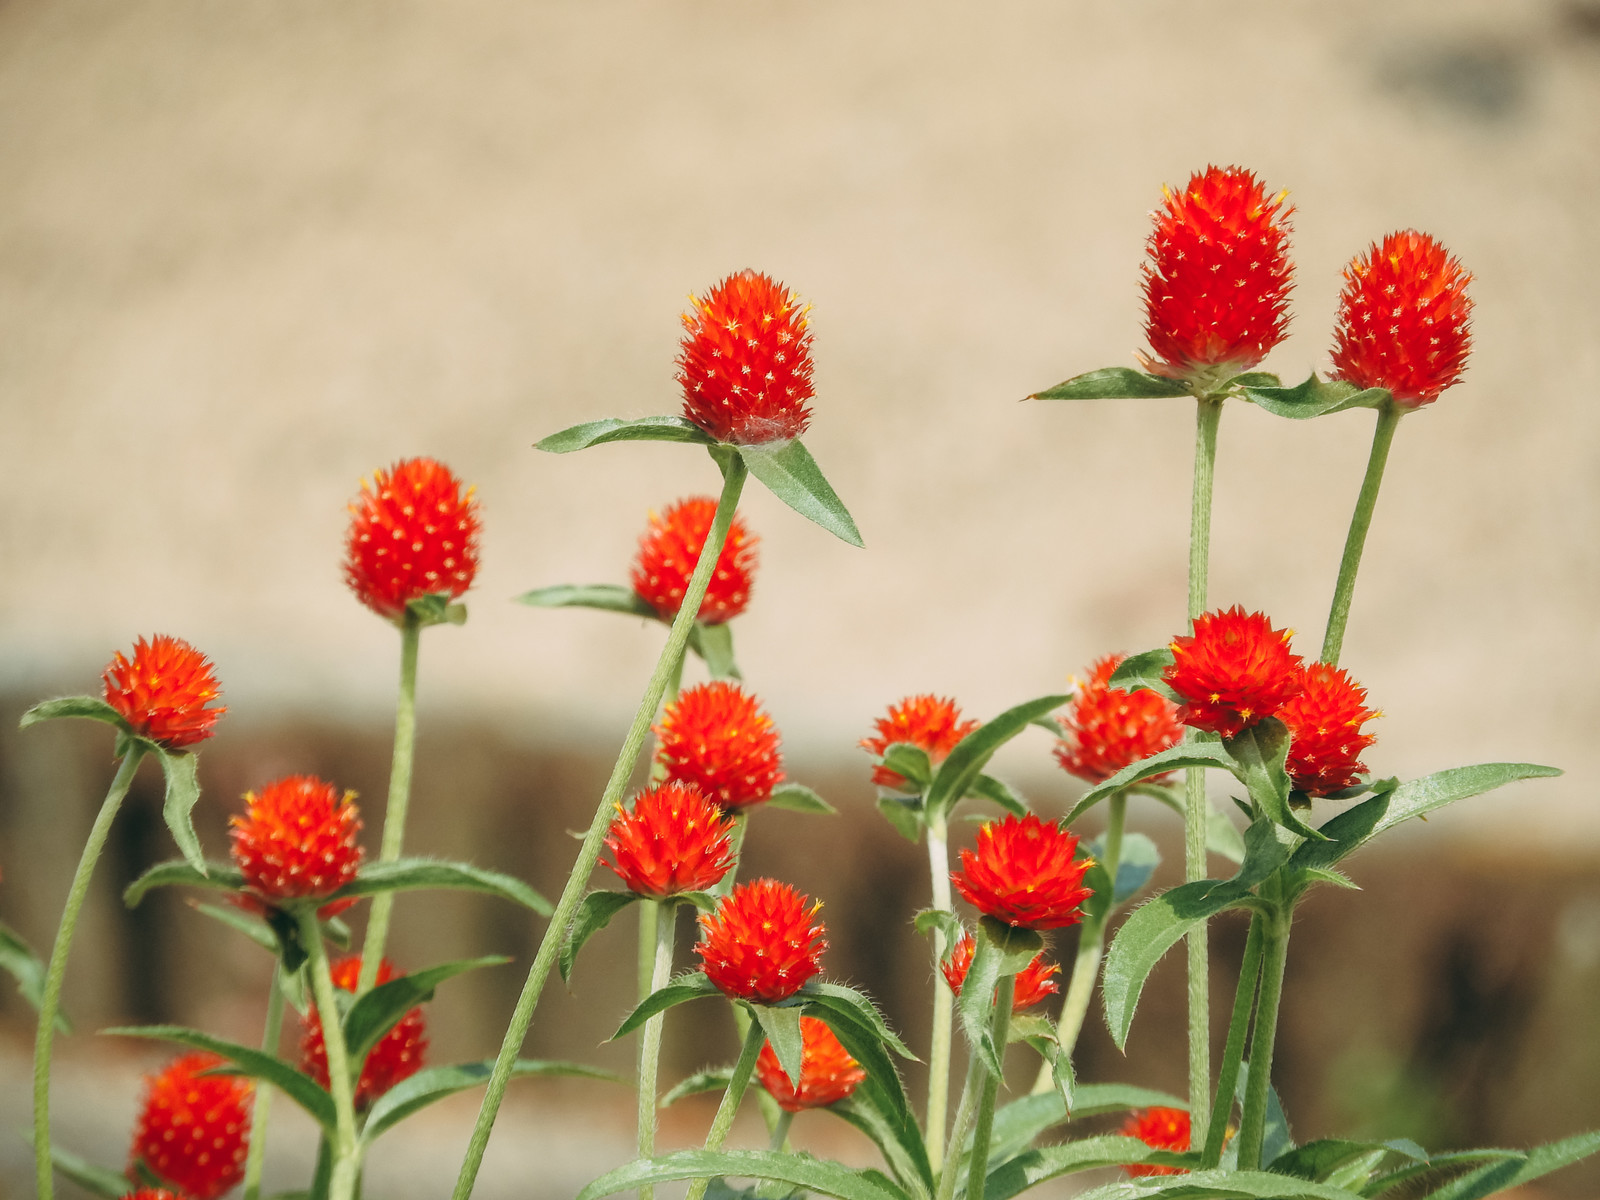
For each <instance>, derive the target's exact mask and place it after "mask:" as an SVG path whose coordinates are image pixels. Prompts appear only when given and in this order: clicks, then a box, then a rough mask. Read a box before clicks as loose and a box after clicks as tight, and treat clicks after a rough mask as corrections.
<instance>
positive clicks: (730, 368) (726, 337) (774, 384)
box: [678, 271, 816, 446]
mask: <svg viewBox="0 0 1600 1200" xmlns="http://www.w3.org/2000/svg"><path fill="white" fill-rule="evenodd" d="M689 299H690V301H691V302H692V303H693V305H694V308H693V310H692V311H690V312H686V313H684V314H683V328H684V329H685V331H686V332H685V334H684V338H683V349H682V350H681V351H680V352H679V354H678V382H679V383H681V384H682V385H683V415H684V416H685V417H687V418H688V419H689V420H690V421H693V422H694V423H695V424H696V425H698V426H700V428H701V429H704V430H705V431H706V432H707V433H709V434H710V435H711V436H712V437H714V438H716V439H717V441H719V442H733V443H735V444H737V445H741V446H748V445H755V444H758V443H760V442H771V441H778V440H783V439H788V438H797V437H799V436H800V435H801V434H802V433H804V432H805V428H806V425H807V424H809V423H810V421H811V410H810V409H809V408H807V407H806V401H807V400H809V399H811V397H812V396H814V395H816V393H815V392H814V391H813V390H812V387H811V331H810V330H809V329H807V328H806V313H807V312H809V311H810V308H809V306H806V307H802V306H801V304H800V302H799V301H798V300H797V299H796V298H795V295H794V293H793V292H791V291H790V290H789V289H788V288H786V287H784V286H783V284H781V283H778V282H776V281H774V280H773V279H772V278H771V277H770V276H767V275H761V274H758V273H757V272H755V271H740V272H739V273H738V274H737V275H730V276H728V278H726V279H724V280H723V281H722V282H721V283H719V284H717V286H716V287H714V288H712V289H711V291H710V292H708V293H707V294H706V297H705V299H703V300H702V299H700V297H698V296H690V297H689Z"/></svg>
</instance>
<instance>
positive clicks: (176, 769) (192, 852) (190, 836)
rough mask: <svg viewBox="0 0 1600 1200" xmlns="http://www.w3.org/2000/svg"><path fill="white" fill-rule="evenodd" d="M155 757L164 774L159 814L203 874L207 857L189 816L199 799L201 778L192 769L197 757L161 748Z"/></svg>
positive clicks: (190, 861) (186, 857)
mask: <svg viewBox="0 0 1600 1200" xmlns="http://www.w3.org/2000/svg"><path fill="white" fill-rule="evenodd" d="M157 756H158V757H159V758H160V759H161V770H162V773H163V774H165V775H166V777H167V799H166V803H165V804H163V805H162V806H161V816H162V818H163V819H164V820H165V821H166V823H167V828H168V829H170V830H171V831H172V840H173V841H175V842H177V843H178V849H179V850H180V851H181V852H182V853H183V857H184V858H185V859H186V860H187V861H188V863H189V865H190V866H191V867H193V868H194V869H195V870H196V871H198V872H200V874H202V875H204V874H205V873H206V860H205V856H204V855H203V854H202V853H201V851H200V839H199V838H198V837H197V836H195V832H194V818H193V817H192V816H191V815H190V814H191V812H192V811H193V809H194V806H195V802H196V801H198V800H199V799H200V777H199V776H198V775H197V774H196V771H195V768H196V765H197V764H198V762H199V760H198V759H197V758H196V757H195V756H194V755H193V754H190V753H188V752H186V751H172V750H160V751H158V752H157Z"/></svg>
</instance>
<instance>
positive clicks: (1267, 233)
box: [1140, 167, 1294, 386]
mask: <svg viewBox="0 0 1600 1200" xmlns="http://www.w3.org/2000/svg"><path fill="white" fill-rule="evenodd" d="M1163 194H1164V195H1165V197H1166V202H1165V203H1164V204H1163V205H1162V207H1161V209H1160V210H1159V211H1157V212H1156V213H1155V229H1154V231H1153V232H1152V233H1151V234H1150V241H1149V244H1148V253H1149V258H1148V261H1146V263H1145V266H1144V311H1145V336H1146V337H1148V338H1149V341H1150V349H1151V352H1152V353H1150V354H1148V355H1141V356H1140V357H1141V359H1142V361H1143V363H1144V367H1145V370H1147V371H1149V372H1150V373H1151V374H1153V375H1162V376H1166V377H1167V378H1170V379H1181V380H1184V381H1186V382H1189V383H1198V384H1201V385H1203V386H1209V385H1215V384H1218V383H1221V382H1223V381H1224V380H1226V379H1227V378H1229V377H1231V376H1233V375H1236V374H1238V373H1239V372H1241V371H1248V370H1249V369H1250V368H1251V367H1253V366H1255V365H1256V364H1257V363H1259V362H1260V361H1261V360H1262V359H1263V358H1265V357H1266V356H1267V354H1268V352H1269V351H1270V350H1271V349H1272V348H1273V347H1274V346H1276V345H1277V344H1278V343H1279V342H1280V341H1282V340H1283V337H1284V334H1285V332H1286V330H1287V327H1288V316H1287V314H1286V306H1287V304H1288V299H1289V290H1290V288H1291V287H1292V286H1293V285H1292V284H1291V283H1290V281H1289V275H1290V272H1291V270H1292V264H1291V263H1290V261H1289V228H1290V225H1289V214H1290V213H1292V212H1293V211H1294V209H1293V208H1292V207H1289V206H1286V205H1285V204H1284V199H1285V197H1286V196H1287V193H1285V192H1279V193H1278V194H1277V195H1276V196H1271V197H1269V196H1268V195H1267V193H1266V189H1265V188H1264V187H1263V186H1262V184H1261V181H1260V180H1258V179H1257V178H1256V177H1255V176H1254V175H1253V174H1251V173H1250V172H1249V171H1246V170H1244V169H1243V168H1241V167H1227V168H1219V167H1207V168H1206V169H1205V170H1204V171H1202V172H1199V173H1197V174H1196V175H1194V176H1193V177H1191V178H1190V180H1189V184H1188V186H1187V187H1185V188H1184V189H1183V191H1181V192H1178V193H1176V194H1174V193H1173V192H1171V191H1168V190H1166V189H1163Z"/></svg>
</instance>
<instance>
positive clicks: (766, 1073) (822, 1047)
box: [756, 1017, 867, 1112]
mask: <svg viewBox="0 0 1600 1200" xmlns="http://www.w3.org/2000/svg"><path fill="white" fill-rule="evenodd" d="M800 1040H801V1043H802V1048H801V1051H800V1083H799V1084H798V1085H796V1084H793V1083H791V1082H790V1081H789V1077H788V1076H787V1075H785V1074H784V1073H783V1067H782V1066H780V1065H779V1063H778V1056H777V1055H776V1054H775V1053H773V1050H772V1043H771V1042H768V1043H767V1044H766V1045H765V1046H762V1047H761V1053H760V1054H759V1055H758V1056H757V1057H756V1079H757V1081H758V1082H759V1083H760V1084H761V1086H762V1087H764V1088H766V1089H767V1091H768V1093H769V1094H771V1096H772V1098H773V1099H774V1100H776V1101H777V1102H778V1107H779V1108H781V1109H783V1110H784V1111H786V1112H799V1111H800V1110H801V1109H802V1108H826V1107H827V1106H828V1105H830V1104H837V1103H838V1102H839V1101H840V1100H843V1099H844V1098H845V1097H846V1096H848V1095H849V1094H850V1093H851V1092H853V1091H855V1090H856V1085H857V1084H859V1083H860V1082H861V1081H862V1080H863V1079H865V1078H866V1077H867V1073H866V1072H865V1071H863V1070H862V1069H861V1064H860V1063H858V1062H856V1060H855V1059H853V1058H851V1057H850V1052H849V1051H848V1050H846V1049H845V1048H844V1046H843V1045H841V1044H840V1042H839V1039H838V1038H837V1037H835V1036H834V1034H833V1030H831V1029H829V1028H828V1025H827V1022H826V1021H823V1020H821V1019H820V1018H818V1017H801V1018H800Z"/></svg>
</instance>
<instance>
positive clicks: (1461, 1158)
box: [1361, 1138, 1527, 1196]
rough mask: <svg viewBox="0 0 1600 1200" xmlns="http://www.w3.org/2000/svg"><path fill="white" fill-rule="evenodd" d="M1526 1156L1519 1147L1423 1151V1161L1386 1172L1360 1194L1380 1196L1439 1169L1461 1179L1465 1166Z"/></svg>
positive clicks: (1406, 1151)
mask: <svg viewBox="0 0 1600 1200" xmlns="http://www.w3.org/2000/svg"><path fill="white" fill-rule="evenodd" d="M1395 1141H1396V1142H1398V1143H1401V1144H1404V1143H1405V1140H1404V1139H1401V1138H1397V1139H1395ZM1391 1144H1392V1143H1391ZM1410 1145H1411V1146H1415V1148H1416V1149H1417V1150H1421V1149H1422V1147H1420V1146H1416V1144H1415V1143H1411V1144H1410ZM1401 1153H1404V1154H1407V1155H1410V1150H1409V1149H1408V1150H1403V1151H1401ZM1526 1159H1527V1155H1525V1154H1524V1153H1523V1152H1522V1151H1520V1150H1457V1151H1453V1152H1450V1153H1446V1154H1434V1155H1431V1156H1430V1155H1428V1154H1426V1153H1425V1152H1424V1154H1423V1156H1422V1161H1421V1162H1414V1163H1411V1164H1409V1165H1407V1166H1404V1167H1400V1168H1399V1169H1397V1170H1394V1171H1390V1172H1388V1173H1386V1174H1383V1175H1378V1176H1375V1177H1374V1178H1372V1179H1371V1180H1369V1181H1368V1182H1367V1183H1366V1185H1365V1186H1363V1187H1362V1188H1361V1194H1362V1195H1363V1196H1379V1195H1382V1194H1383V1193H1385V1192H1388V1191H1392V1190H1393V1189H1394V1188H1396V1187H1399V1186H1400V1185H1401V1184H1402V1183H1409V1182H1410V1181H1412V1180H1414V1179H1419V1178H1421V1177H1423V1176H1425V1175H1435V1174H1439V1173H1440V1172H1444V1171H1449V1172H1452V1173H1453V1174H1454V1176H1455V1177H1456V1178H1459V1177H1460V1173H1459V1172H1460V1168H1462V1167H1469V1166H1474V1165H1477V1164H1480V1163H1485V1162H1489V1163H1502V1162H1517V1163H1522V1162H1524V1161H1526ZM1408 1191H1409V1192H1411V1193H1412V1194H1415V1192H1416V1189H1414V1188H1413V1189H1408Z"/></svg>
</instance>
